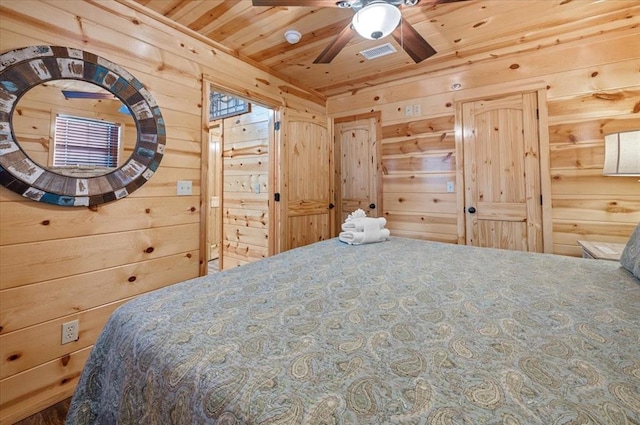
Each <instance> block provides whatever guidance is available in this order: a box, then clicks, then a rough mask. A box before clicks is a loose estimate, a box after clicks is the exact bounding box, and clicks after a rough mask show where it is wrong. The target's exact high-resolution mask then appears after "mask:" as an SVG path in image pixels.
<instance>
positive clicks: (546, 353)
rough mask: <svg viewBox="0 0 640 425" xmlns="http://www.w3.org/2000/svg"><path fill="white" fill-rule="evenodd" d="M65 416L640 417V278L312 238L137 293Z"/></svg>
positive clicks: (437, 246) (526, 420)
mask: <svg viewBox="0 0 640 425" xmlns="http://www.w3.org/2000/svg"><path fill="white" fill-rule="evenodd" d="M67 423H68V424H116V423H119V424H163V425H164V424H172V423H173V424H188V425H190V424H213V423H218V424H513V425H515V424H541V425H550V424H569V423H581V424H588V423H593V424H638V423H640V281H638V280H637V279H635V278H634V277H633V276H632V275H631V274H630V273H629V272H627V271H626V270H624V269H623V268H621V267H620V265H619V264H618V263H616V262H610V261H598V260H586V259H581V258H571V257H563V256H554V255H544V254H528V253H522V252H515V251H502V250H494V249H487V248H474V247H468V246H458V245H451V244H443V243H435V242H424V241H418V240H411V239H403V238H391V239H390V240H389V241H386V242H383V243H377V244H371V245H361V246H350V245H346V244H343V243H340V242H339V241H338V240H337V239H332V240H327V241H323V242H318V243H316V244H313V245H310V246H306V247H302V248H298V249H295V250H292V251H288V252H285V253H283V254H280V255H277V256H274V257H270V258H267V259H265V260H261V261H259V262H256V263H252V264H248V265H246V266H242V267H240V268H237V269H233V270H229V271H226V272H223V273H218V274H214V275H210V276H207V277H202V278H197V279H193V280H190V281H186V282H182V283H178V284H175V285H172V286H170V287H167V288H163V289H161V290H157V291H154V292H151V293H148V294H145V295H143V296H141V297H139V298H136V299H134V300H132V301H130V302H128V303H127V304H125V305H123V306H122V307H120V308H119V309H118V310H117V311H116V312H115V313H114V314H113V316H112V317H111V318H110V320H109V322H108V323H107V325H106V327H105V328H104V330H103V332H102V334H101V336H100V337H99V339H98V341H97V343H96V345H95V347H94V349H93V351H92V353H91V355H90V358H89V360H88V361H87V364H86V366H85V369H84V371H83V374H82V377H81V379H80V383H79V385H78V387H77V390H76V393H75V395H74V397H73V401H72V405H71V409H70V412H69V416H68V418H67Z"/></svg>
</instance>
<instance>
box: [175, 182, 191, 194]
mask: <svg viewBox="0 0 640 425" xmlns="http://www.w3.org/2000/svg"><path fill="white" fill-rule="evenodd" d="M192 194H193V188H192V185H191V180H178V195H179V196H187V195H192Z"/></svg>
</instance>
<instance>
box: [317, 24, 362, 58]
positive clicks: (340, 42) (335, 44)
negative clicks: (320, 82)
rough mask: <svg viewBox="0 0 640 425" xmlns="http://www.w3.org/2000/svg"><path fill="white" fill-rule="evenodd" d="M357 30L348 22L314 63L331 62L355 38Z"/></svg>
mask: <svg viewBox="0 0 640 425" xmlns="http://www.w3.org/2000/svg"><path fill="white" fill-rule="evenodd" d="M355 33H356V32H355V30H354V29H353V28H352V27H351V24H348V25H347V26H346V27H344V29H343V30H342V31H340V34H338V36H337V37H336V38H335V39H334V40H333V41H332V42H331V43H330V44H329V45H328V46H327V47H325V49H324V50H323V51H322V53H320V54H319V55H318V57H317V58H316V59H315V60H314V61H313V63H329V62H331V61H332V60H333V58H335V57H336V56H337V55H338V53H340V50H342V48H343V47H344V46H346V45H347V43H348V42H349V41H350V40H351V39H352V38H353V36H354V34H355Z"/></svg>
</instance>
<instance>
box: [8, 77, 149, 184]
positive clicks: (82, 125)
mask: <svg viewBox="0 0 640 425" xmlns="http://www.w3.org/2000/svg"><path fill="white" fill-rule="evenodd" d="M12 124H13V131H14V134H15V137H16V141H17V142H18V143H19V144H20V146H21V147H22V149H23V150H24V152H25V153H26V154H27V155H28V156H29V157H30V158H31V159H32V160H33V161H34V162H36V163H37V164H38V165H40V166H41V167H43V168H45V169H47V170H49V171H53V172H55V173H58V174H62V175H66V176H74V177H94V176H99V175H103V174H106V173H109V172H111V171H114V170H115V169H117V168H118V167H120V166H122V165H123V164H124V163H125V162H126V161H127V159H128V158H129V157H130V156H131V154H132V153H133V150H134V148H135V145H136V140H137V129H136V124H135V122H134V120H133V118H132V116H131V114H130V112H129V110H128V108H127V107H126V106H125V105H124V104H123V103H122V102H121V101H120V100H119V99H118V98H117V97H115V96H114V95H113V94H111V93H109V92H108V91H106V90H104V89H103V88H102V87H100V86H98V85H96V84H93V83H89V82H86V81H79V80H67V79H65V80H53V81H47V82H46V83H41V84H39V85H37V86H34V87H33V88H31V89H29V90H28V91H27V92H26V93H25V94H24V96H22V97H21V98H20V100H19V101H18V104H17V106H16V108H15V110H14V113H13V116H12Z"/></svg>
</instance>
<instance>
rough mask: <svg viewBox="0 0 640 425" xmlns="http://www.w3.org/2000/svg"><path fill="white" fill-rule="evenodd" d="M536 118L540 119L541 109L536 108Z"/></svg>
mask: <svg viewBox="0 0 640 425" xmlns="http://www.w3.org/2000/svg"><path fill="white" fill-rule="evenodd" d="M536 119H537V120H539V119H540V109H538V108H536Z"/></svg>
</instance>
